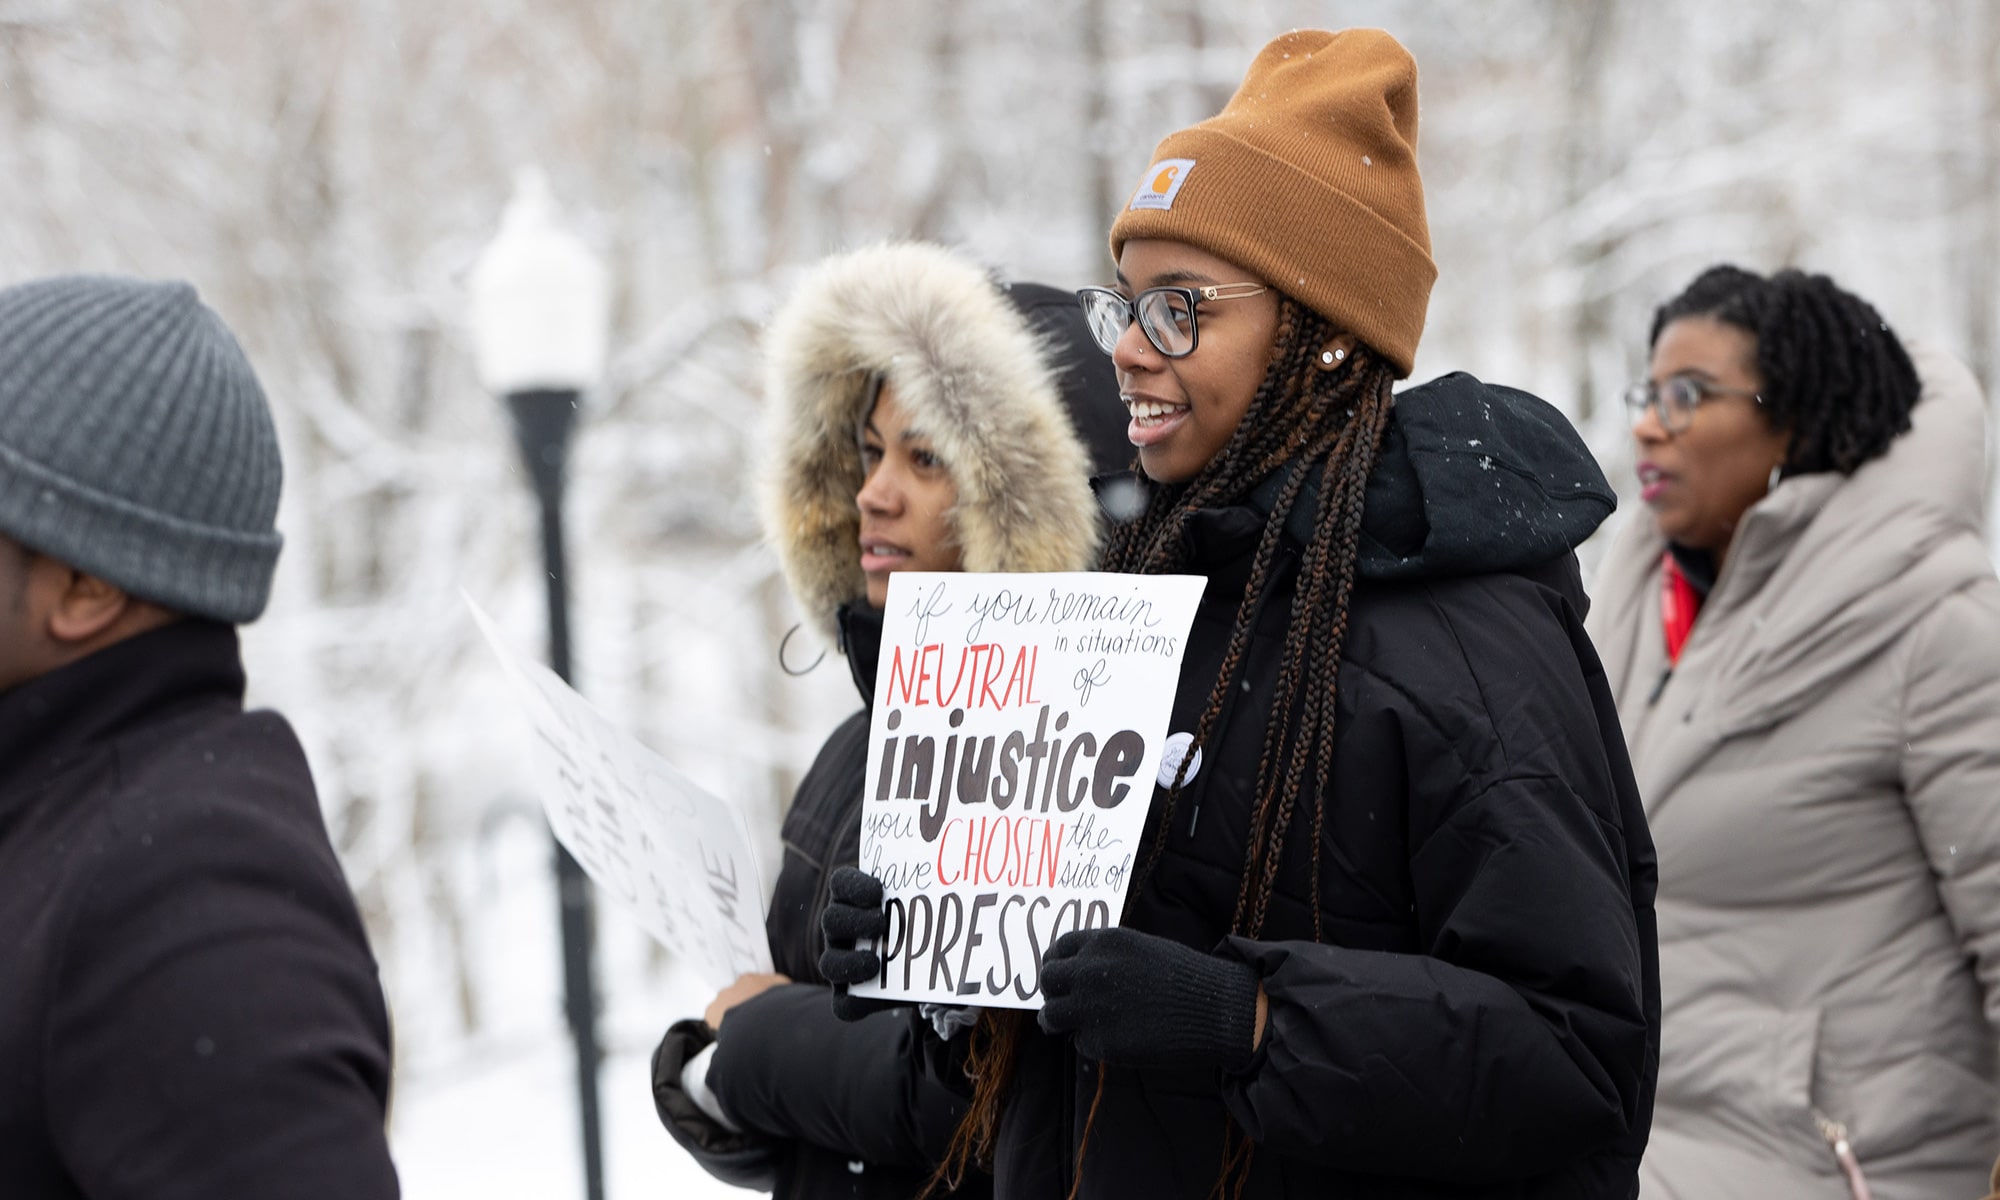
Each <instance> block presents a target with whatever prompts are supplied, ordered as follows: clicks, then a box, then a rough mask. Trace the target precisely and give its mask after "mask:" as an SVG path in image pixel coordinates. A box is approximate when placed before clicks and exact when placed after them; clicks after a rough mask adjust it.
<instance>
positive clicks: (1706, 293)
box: [1648, 264, 1922, 475]
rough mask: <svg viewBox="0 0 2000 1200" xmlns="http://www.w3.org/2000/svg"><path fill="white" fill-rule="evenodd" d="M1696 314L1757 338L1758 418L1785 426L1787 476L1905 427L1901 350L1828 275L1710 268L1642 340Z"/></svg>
mask: <svg viewBox="0 0 2000 1200" xmlns="http://www.w3.org/2000/svg"><path fill="white" fill-rule="evenodd" d="M1697 316H1699V317H1710V318H1713V319H1714V320H1717V321H1720V322H1722V323H1723V324H1725V325H1732V326H1735V327H1736V328H1738V329H1741V330H1743V331H1744V332H1746V333H1748V334H1750V335H1751V336H1752V337H1754V338H1755V339H1756V340H1757V374H1758V376H1759V378H1761V379H1762V380H1763V388H1762V389H1761V392H1760V395H1762V397H1763V399H1764V413H1765V417H1766V419H1767V420H1768V421H1770V423H1771V427H1772V428H1773V429H1785V430H1789V431H1790V432H1791V444H1790V446H1789V447H1788V448H1787V449H1786V451H1785V462H1784V473H1785V474H1786V475H1798V474H1804V473H1806V472H1811V471H1839V472H1840V473H1841V474H1843V475H1851V474H1853V473H1854V470H1855V468H1857V467H1859V466H1860V465H1861V464H1862V463H1865V462H1867V461H1868V460H1869V459H1871V458H1874V457H1876V456H1878V455H1880V454H1881V453H1882V452H1883V451H1885V450H1887V449H1888V448H1889V443H1890V442H1893V441H1895V440H1896V438H1897V437H1899V436H1901V435H1902V434H1903V433H1905V432H1906V431H1908V429H1909V428H1910V410H1911V409H1913V408H1915V407H1916V405H1917V397H1918V395H1919V394H1920V393H1921V390H1922V385H1921V384H1920V383H1919V382H1918V380H1917V370H1916V367H1914V366H1912V365H1911V363H1910V356H1909V354H1908V353H1907V352H1906V351H1905V350H1904V349H1903V343H1902V342H1901V341H1900V340H1898V338H1897V337H1896V334H1895V332H1894V331H1893V330H1891V329H1890V328H1889V325H1888V323H1887V322H1886V321H1884V320H1883V319H1882V314H1880V313H1878V312H1876V311H1875V308H1874V306H1873V305H1871V304H1869V303H1868V302H1867V301H1866V300H1863V299H1862V298H1861V297H1859V296H1856V295H1854V294H1853V293H1852V292H1848V291H1845V290H1843V289H1842V288H1841V287H1840V285H1839V284H1836V283H1835V282H1834V281H1833V280H1832V279H1831V278H1829V277H1828V276H1825V275H1809V274H1807V273H1805V272H1803V271H1795V270H1784V271H1779V272H1777V273H1776V274H1774V275H1772V276H1770V277H1769V278H1766V277H1764V276H1762V275H1759V274H1757V273H1756V272H1754V271H1746V270H1743V269H1742V268H1741V267H1734V266H1729V265H1726V264H1725V265H1721V266H1714V267H1710V268H1709V269H1708V270H1706V271H1703V272H1702V273H1701V274H1700V275H1699V276H1696V278H1695V280H1694V282H1693V283H1690V284H1688V286H1687V287H1686V289H1684V290H1683V291H1682V292H1681V294H1680V295H1678V296H1675V297H1674V298H1673V299H1671V300H1669V301H1667V302H1666V303H1665V304H1662V305H1661V306H1660V308H1659V311H1658V312H1656V313H1655V314H1654V315H1653V332H1652V336H1651V338H1650V339H1649V341H1648V345H1652V344H1655V343H1657V342H1658V341H1659V340H1660V333H1661V331H1662V330H1664V329H1665V328H1666V327H1667V326H1668V325H1669V324H1671V323H1673V322H1674V321H1677V320H1679V319H1680V318H1682V317H1697Z"/></svg>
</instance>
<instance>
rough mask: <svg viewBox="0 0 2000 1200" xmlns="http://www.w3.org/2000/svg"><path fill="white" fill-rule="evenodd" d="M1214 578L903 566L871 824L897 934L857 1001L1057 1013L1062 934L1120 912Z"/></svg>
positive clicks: (882, 689)
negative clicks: (870, 998)
mask: <svg viewBox="0 0 2000 1200" xmlns="http://www.w3.org/2000/svg"><path fill="white" fill-rule="evenodd" d="M1204 583H1205V581H1204V580H1202V579H1200V578H1198V577H1194V576H1182V575H1109V574H1067V575H971V574H933V573H927V572H905V573H900V574H896V575H892V576H890V579H889V605H888V610H887V615H886V619H885V621H884V627H883V631H882V658H881V663H880V665H879V666H878V667H877V669H876V676H875V711H874V715H873V721H872V723H871V725H870V735H869V746H868V775H867V779H868V781H869V782H868V789H869V790H868V792H867V795H866V800H865V802H864V804H863V817H862V826H861V866H862V868H863V869H865V870H867V871H869V872H870V873H872V874H874V875H875V876H876V877H877V878H879V879H881V880H882V884H883V887H884V889H885V890H886V892H887V893H888V916H889V932H888V936H887V937H886V938H884V939H883V942H882V944H881V945H880V946H879V947H878V949H879V950H880V951H881V952H882V956H883V972H882V976H881V978H879V979H878V980H877V981H876V982H875V984H873V985H871V986H869V987H857V988H856V989H855V991H856V992H857V993H861V994H867V995H880V996H888V997H893V998H898V999H917V1000H935V1001H941V1002H946V1003H954V1004H978V1005H988V1006H997V1007H1006V1008H1039V1007H1040V1006H1041V1002H1042V998H1041V961H1042V953H1043V951H1045V950H1047V949H1048V947H1049V943H1051V942H1053V941H1054V940H1055V939H1056V938H1058V937H1060V936H1061V935H1062V934H1064V933H1067V932H1069V931H1070V930H1072V929H1081V928H1099V927H1103V926H1108V925H1112V924H1114V923H1115V922H1116V917H1117V914H1118V912H1119V910H1120V908H1121V907H1122V905H1123V904H1124V899H1125V887H1126V884H1127V883H1128V881H1129V879H1130V876H1131V872H1132V868H1133V864H1134V862H1135V860H1136V854H1137V850H1138V844H1139V838H1140V834H1141V832H1142V831H1143V829H1144V826H1145V823H1146V810H1147V807H1148V806H1149V805H1150V804H1151V802H1152V796H1153V779H1154V776H1155V775H1156V773H1157V772H1158V770H1159V765H1160V754H1161V743H1162V742H1163V740H1164V739H1165V736H1166V731H1167V719H1168V717H1169V716H1170V715H1171V713H1172V709H1173V701H1174V687H1175V683H1176V681H1177V680H1178V679H1179V677H1180V664H1181V655H1182V654H1183V653H1184V652H1185V650H1186V647H1187V634H1188V628H1189V626H1190V625H1191V624H1192V623H1193V621H1194V611H1195V606H1196V605H1197V604H1198V603H1199V602H1200V600H1201V593H1202V588H1203V585H1204Z"/></svg>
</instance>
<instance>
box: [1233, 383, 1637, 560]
mask: <svg viewBox="0 0 2000 1200" xmlns="http://www.w3.org/2000/svg"><path fill="white" fill-rule="evenodd" d="M1282 483H1283V480H1282V479H1281V478H1277V477H1274V478H1272V479H1269V480H1267V481H1265V483H1264V484H1263V485H1261V486H1260V487H1258V488H1257V490H1256V491H1255V492H1253V493H1252V495H1251V498H1250V502H1251V506H1252V507H1253V508H1255V509H1256V510H1258V511H1259V512H1268V511H1269V510H1270V507H1271V504H1272V501H1273V499H1274V498H1275V497H1276V495H1277V493H1278V490H1279V488H1280V486H1281V485H1282ZM1313 491H1314V489H1313V488H1312V486H1311V485H1310V484H1309V485H1308V488H1307V494H1306V495H1305V496H1303V497H1301V499H1300V501H1299V502H1298V503H1297V504H1295V505H1294V506H1293V508H1292V515H1291V518H1290V519H1289V521H1288V522H1287V523H1286V529H1285V532H1286V534H1287V535H1289V536H1290V537H1291V539H1292V540H1293V541H1295V542H1297V543H1299V544H1300V545H1304V544H1305V543H1306V541H1307V539H1308V538H1309V536H1310V534H1311V532H1312V519H1313V509H1314V507H1315V505H1316V502H1315V500H1314V499H1313ZM1617 503H1618V498H1617V495H1616V494H1615V493H1614V492H1613V491H1612V490H1611V485H1610V484H1608V483H1606V482H1605V480H1604V472H1603V471H1602V470H1600V469H1599V468H1598V465H1597V460H1596V459H1595V458H1593V457H1592V456H1591V453H1590V450H1589V448H1588V447H1586V446H1585V445H1584V442H1583V439H1582V437H1580V436H1579V435H1578V434H1577V432H1576V429H1575V427H1574V426H1572V425H1571V424H1570V423H1569V420H1568V418H1566V417H1564V416H1563V415H1562V413H1560V412H1558V411H1557V410H1556V409H1555V408H1554V406H1552V405H1550V404H1549V403H1548V402H1547V401H1544V400H1541V399H1539V398H1537V397H1535V396H1531V395H1529V394H1528V393H1527V392H1523V391H1519V390H1517V389H1515V388H1510V387H1501V386H1498V385H1496V384H1490V383H1483V382H1481V381H1480V380H1478V379H1475V378H1473V377H1472V376H1471V375H1467V374H1465V373H1464V372H1456V373H1454V374H1451V375H1446V376H1444V377H1443V378H1441V379H1435V380H1432V381H1431V382H1429V383H1426V384H1422V385H1420V386H1418V387H1414V388H1410V389H1409V390H1407V391H1404V392H1400V393H1398V394H1397V396H1396V407H1395V411H1394V412H1393V414H1392V415H1391V416H1390V419H1389V427H1388V430H1387V431H1386V432H1385V433H1384V434H1383V439H1382V453H1381V456H1380V457H1379V458H1378V459H1377V460H1376V463H1375V471H1374V473H1373V474H1372V475H1370V476H1369V478H1368V494H1367V498H1366V500H1365V501H1364V502H1363V506H1362V514H1361V544H1360V550H1359V555H1358V558H1357V560H1356V569H1357V570H1358V572H1359V573H1360V575H1361V577H1362V578H1364V579H1380V580H1417V579H1441V578H1450V577H1456V576H1464V575H1481V574H1486V573H1489V572H1493V571H1518V570H1521V569H1523V568H1526V567H1531V566H1535V565H1536V564H1539V563H1544V562H1547V561H1549V560H1550V559H1552V558H1557V557H1560V556H1561V555H1564V554H1568V553H1569V552H1571V551H1573V550H1574V549H1576V547H1577V546H1579V545H1581V544H1582V543H1583V541H1584V539H1586V538H1588V537H1589V536H1590V535H1591V534H1592V533H1594V532H1596V530H1597V527H1598V526H1599V525H1601V524H1603V523H1604V519H1605V518H1606V517H1608V516H1610V515H1611V511H1612V509H1614V508H1615V507H1616V506H1617ZM1225 523H1226V524H1241V525H1243V527H1244V532H1245V533H1246V534H1249V535H1253V536H1254V532H1255V530H1256V529H1257V528H1261V525H1262V520H1261V518H1257V519H1256V520H1249V519H1247V518H1246V519H1245V520H1244V521H1241V522H1227V521H1225ZM1196 536H1198V537H1208V536H1212V535H1211V534H1210V533H1208V532H1207V531H1203V532H1200V533H1197V535H1196Z"/></svg>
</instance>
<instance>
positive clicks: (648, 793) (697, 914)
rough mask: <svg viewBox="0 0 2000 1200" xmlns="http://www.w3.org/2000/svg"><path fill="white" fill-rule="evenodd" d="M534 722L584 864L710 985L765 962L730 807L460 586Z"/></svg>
mask: <svg viewBox="0 0 2000 1200" xmlns="http://www.w3.org/2000/svg"><path fill="white" fill-rule="evenodd" d="M466 604H468V605H469V606H471V608H472V615H473V618H474V619H475V620H476V621H478V622H479V628H480V631H481V632H482V633H484V634H485V635H486V641H487V644H488V645H490V646H492V647H493V653H494V654H495V655H497V656H498V657H499V659H500V665H501V666H502V667H503V668H504V669H505V670H506V672H507V676H508V678H509V679H510V680H511V681H512V682H513V683H514V685H515V689H516V691H517V693H518V694H519V696H520V699H521V707H522V710H523V711H524V712H525V713H526V714H527V716H528V720H529V722H530V724H531V725H532V726H533V728H534V733H535V744H536V748H537V753H538V757H539V759H540V761H541V766H542V778H541V780H540V783H541V788H540V791H541V796H542V808H543V810H544V811H545V812H547V813H548V818H549V825H550V826H551V827H553V828H554V829H555V833H556V838H557V840H558V841H560V842H562V844H563V846H564V847H565V848H566V849H568V850H569V852H570V854H572V855H573V856H575V858H576V861H577V862H578V864H580V865H581V866H582V867H583V869H584V871H585V873H587V874H588V875H589V876H590V877H591V879H593V880H595V881H596V883H597V885H598V886H599V887H601V888H603V889H604V890H605V891H606V892H608V893H609V894H610V895H612V896H613V897H615V898H616V899H617V900H618V901H619V902H620V903H621V904H623V905H624V906H625V908H626V909H627V910H628V911H630V912H631V913H632V915H633V916H634V917H635V918H636V919H637V920H638V922H639V925H640V927H641V928H643V929H644V930H645V931H646V932H647V933H650V934H652V935H653V937H654V938H655V939H657V940H658V941H659V942H660V944H661V945H663V946H665V947H667V949H669V950H671V951H673V952H674V953H675V954H676V955H678V956H680V957H681V958H683V959H684V960H686V961H687V962H689V963H691V964H693V965H694V966H695V967H696V968H698V969H699V970H700V971H701V972H702V975H703V977H704V978H705V979H706V980H707V981H708V982H709V983H711V984H713V985H714V986H715V987H717V988H718V989H719V988H721V987H723V986H725V985H727V984H729V983H731V982H734V981H735V979H736V977H737V976H738V975H741V974H743V973H744V972H746V971H769V970H770V969H771V950H770V945H769V943H768V942H767V940H766V939H765V936H764V920H763V917H764V914H763V894H764V893H763V888H762V887H761V885H760V884H759V883H758V880H757V864H756V859H755V857H754V856H753V855H752V853H751V850H750V839H749V837H748V836H747V835H746V834H745V832H744V829H743V824H742V820H741V818H740V817H739V816H738V814H737V812H736V810H735V809H734V808H733V807H731V805H730V804H729V803H728V802H727V801H725V800H723V799H722V798H721V797H719V796H716V795H714V794H713V793H711V792H708V791H706V790H704V789H703V788H702V787H701V786H700V785H699V784H697V783H695V782H694V781H693V780H691V779H689V778H687V777H686V776H685V775H682V774H681V773H680V772H679V771H677V770H675V769H674V768H673V767H672V766H671V765H669V764H668V762H667V760H665V759H663V758H661V757H660V756H659V755H657V754H655V753H653V752H652V751H651V750H648V749H646V747H645V746H643V745H641V744H640V743H639V742H638V740H637V739H635V738H633V737H631V736H630V735H629V734H626V733H624V732H623V731H621V730H619V729H618V728H617V727H616V726H614V725H612V724H611V722H610V721H608V720H606V719H605V718H604V715H603V714H602V713H600V712H598V711H597V710H596V709H595V708H593V707H591V705H590V702H589V701H587V700H585V699H584V698H583V697H582V696H579V695H577V694H576V692H575V691H574V690H573V689H571V688H570V687H569V685H568V684H565V683H564V682H563V681H562V680H561V679H558V678H557V677H556V675H555V673H554V672H553V671H550V670H549V669H548V668H546V667H543V666H541V665H539V664H537V663H532V662H529V661H527V660H526V659H523V658H521V657H519V656H518V655H515V654H514V653H512V652H511V651H509V650H508V649H507V647H506V646H505V644H504V643H502V642H501V640H500V636H499V634H498V633H497V632H496V631H495V630H494V628H493V622H492V621H491V620H489V619H488V618H487V616H486V614H485V613H484V612H482V611H480V608H479V606H478V605H476V604H473V603H472V600H471V599H470V598H469V597H468V598H467V600H466Z"/></svg>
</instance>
